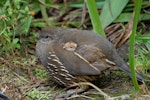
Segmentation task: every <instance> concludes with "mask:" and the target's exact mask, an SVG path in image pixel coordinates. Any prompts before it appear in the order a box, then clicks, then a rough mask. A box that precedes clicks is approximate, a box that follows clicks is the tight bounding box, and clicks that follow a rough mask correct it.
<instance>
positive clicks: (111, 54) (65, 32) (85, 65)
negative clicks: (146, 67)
mask: <svg viewBox="0 0 150 100" xmlns="http://www.w3.org/2000/svg"><path fill="white" fill-rule="evenodd" d="M36 54H37V57H38V59H39V60H40V61H41V63H42V65H43V66H44V67H45V69H46V70H47V72H48V74H49V76H50V77H51V79H52V80H53V81H55V82H57V83H58V84H60V85H64V86H70V85H72V84H74V83H78V82H90V81H93V80H95V79H96V78H97V76H99V75H100V74H101V72H103V71H106V70H107V69H111V68H113V67H114V66H115V67H116V66H117V68H119V69H120V70H122V71H124V72H125V73H127V74H128V75H129V76H131V72H130V69H129V66H128V64H127V63H126V62H125V61H123V60H122V58H120V56H119V55H118V54H117V52H116V49H115V47H114V46H113V45H112V43H110V42H109V41H108V40H107V39H106V38H105V37H102V36H100V35H98V34H96V33H94V32H92V31H87V30H78V29H71V28H70V29H64V28H58V27H46V28H43V29H42V30H41V32H40V33H39V41H38V42H37V45H36ZM136 77H137V79H138V81H141V82H143V76H142V75H141V74H139V73H138V72H137V73H136Z"/></svg>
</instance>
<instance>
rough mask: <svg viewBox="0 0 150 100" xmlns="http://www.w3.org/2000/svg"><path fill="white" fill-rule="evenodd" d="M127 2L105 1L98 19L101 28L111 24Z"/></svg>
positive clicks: (121, 0) (118, 0) (125, 0)
mask: <svg viewBox="0 0 150 100" xmlns="http://www.w3.org/2000/svg"><path fill="white" fill-rule="evenodd" d="M128 1H129V0H106V1H105V4H104V6H103V9H102V12H101V15H100V18H101V21H102V25H103V28H105V27H106V26H108V25H109V24H111V23H112V22H113V21H114V20H115V19H116V18H117V17H118V16H119V15H120V13H121V12H122V10H123V9H124V8H125V6H126V5H127V3H128Z"/></svg>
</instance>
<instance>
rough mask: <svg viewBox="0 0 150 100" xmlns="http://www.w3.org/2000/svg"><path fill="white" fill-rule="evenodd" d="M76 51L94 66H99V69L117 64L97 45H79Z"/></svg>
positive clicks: (102, 69)
mask: <svg viewBox="0 0 150 100" xmlns="http://www.w3.org/2000/svg"><path fill="white" fill-rule="evenodd" d="M76 52H77V53H78V54H80V56H82V57H83V58H85V59H86V60H87V61H88V62H89V63H90V64H92V65H93V66H94V67H96V68H98V70H99V71H104V70H106V69H108V68H111V67H114V66H115V63H113V62H111V61H109V60H108V59H107V58H106V56H105V55H104V54H103V53H102V51H101V49H100V48H97V47H96V46H95V45H92V44H90V45H85V44H84V45H78V48H77V49H76Z"/></svg>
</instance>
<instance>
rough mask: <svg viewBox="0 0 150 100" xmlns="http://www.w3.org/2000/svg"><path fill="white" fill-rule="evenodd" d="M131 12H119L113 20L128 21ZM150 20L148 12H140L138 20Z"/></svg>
mask: <svg viewBox="0 0 150 100" xmlns="http://www.w3.org/2000/svg"><path fill="white" fill-rule="evenodd" d="M131 16H132V13H121V14H120V15H119V16H118V17H117V18H116V19H115V20H114V21H113V22H115V23H116V22H128V21H129V20H130V18H131ZM143 20H150V14H140V21H143Z"/></svg>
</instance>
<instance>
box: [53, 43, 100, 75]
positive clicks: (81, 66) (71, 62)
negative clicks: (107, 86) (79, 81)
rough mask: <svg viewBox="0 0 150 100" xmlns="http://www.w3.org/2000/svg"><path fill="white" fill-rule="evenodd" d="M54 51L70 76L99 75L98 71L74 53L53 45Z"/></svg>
mask: <svg viewBox="0 0 150 100" xmlns="http://www.w3.org/2000/svg"><path fill="white" fill-rule="evenodd" d="M54 51H55V54H56V55H57V57H58V58H59V60H60V62H62V63H63V65H64V66H65V68H66V69H67V70H68V71H69V73H70V74H72V75H99V74H100V71H99V70H98V69H97V68H96V67H94V66H93V65H92V64H90V63H89V62H88V61H87V60H86V59H84V58H83V57H82V56H81V55H80V54H78V53H76V52H70V51H67V50H65V49H63V47H62V46H60V45H59V46H58V45H55V46H54Z"/></svg>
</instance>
